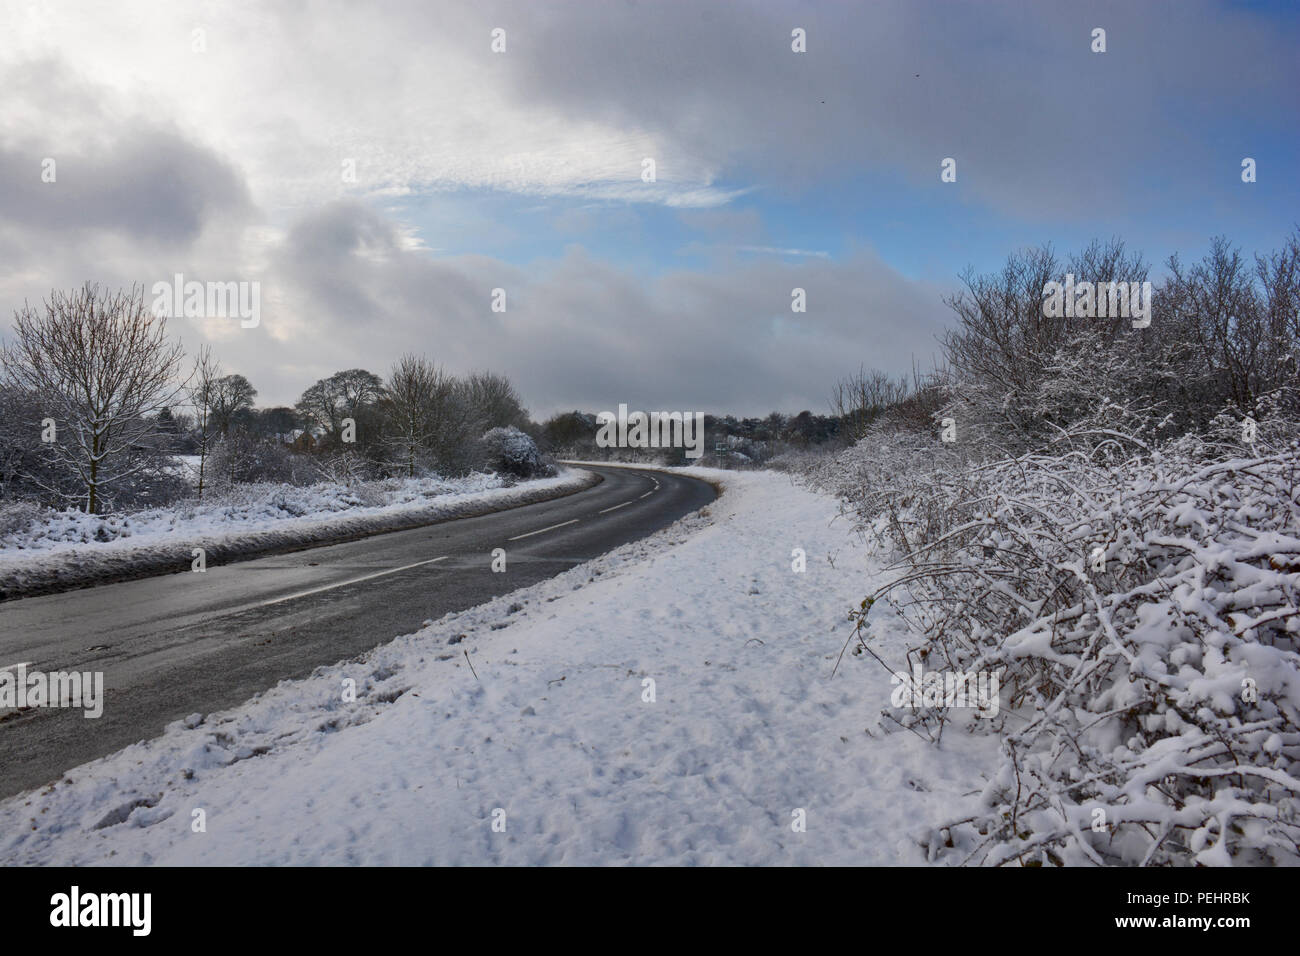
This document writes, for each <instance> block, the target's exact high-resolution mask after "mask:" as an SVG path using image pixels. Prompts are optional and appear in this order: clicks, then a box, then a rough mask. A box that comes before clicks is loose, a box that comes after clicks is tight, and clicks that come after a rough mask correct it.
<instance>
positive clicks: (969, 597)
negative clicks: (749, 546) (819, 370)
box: [823, 422, 1300, 865]
mask: <svg viewBox="0 0 1300 956" xmlns="http://www.w3.org/2000/svg"><path fill="white" fill-rule="evenodd" d="M1235 424H1236V425H1239V424H1240V423H1239V422H1238V423H1235ZM1274 426H1275V427H1272V428H1270V429H1261V430H1260V433H1261V434H1260V436H1257V440H1256V442H1255V444H1254V445H1243V444H1241V443H1240V441H1239V440H1238V441H1236V442H1230V441H1221V442H1214V443H1211V442H1210V441H1206V440H1201V439H1196V438H1186V439H1182V440H1180V441H1178V442H1174V443H1170V444H1168V445H1166V446H1163V447H1152V446H1148V445H1146V444H1145V443H1144V442H1142V441H1141V440H1139V439H1135V438H1133V437H1132V436H1127V435H1124V434H1123V433H1122V432H1119V431H1117V430H1114V429H1101V428H1097V427H1095V423H1094V422H1088V423H1086V424H1082V425H1079V426H1076V427H1075V428H1072V429H1065V430H1063V431H1062V432H1061V435H1060V437H1059V440H1058V441H1057V442H1056V443H1054V445H1052V446H1050V447H1048V448H1045V449H1043V450H1039V451H1034V452H1031V453H1027V454H1023V455H1018V456H1015V457H1004V458H999V459H991V460H982V461H981V460H975V459H971V460H970V461H967V462H963V461H961V460H960V457H959V456H958V453H956V452H954V451H945V450H943V449H931V450H933V451H935V452H936V453H937V455H939V456H947V460H941V461H931V462H930V463H928V465H927V462H926V457H925V451H926V450H925V449H924V447H923V446H924V442H925V441H927V440H928V438H925V437H920V438H918V437H916V436H913V437H912V438H910V439H906V438H897V439H894V443H895V444H894V446H893V447H892V448H889V449H886V454H885V456H884V458H885V462H884V465H883V467H879V466H877V465H876V464H873V463H870V462H869V461H866V460H864V461H862V462H860V463H859V468H858V471H857V472H853V471H852V470H849V469H846V468H845V467H844V465H845V464H846V463H845V462H843V461H841V462H840V466H841V470H840V471H839V472H838V473H837V474H838V479H837V480H838V481H839V482H840V483H841V486H842V490H843V491H844V492H845V493H847V494H848V495H849V497H850V500H851V501H853V502H854V504H855V510H856V512H857V514H858V517H859V519H860V521H861V524H862V527H864V528H865V529H868V530H869V531H870V532H871V533H872V534H874V535H875V536H876V537H877V540H878V541H879V542H880V543H881V544H882V545H884V546H885V547H887V548H888V549H889V550H890V551H892V553H893V554H894V556H895V558H896V559H897V561H898V564H897V570H898V572H899V573H898V574H897V576H896V577H894V578H893V579H892V580H890V581H889V582H888V583H887V584H885V586H883V587H881V588H880V589H878V590H877V591H876V592H875V593H874V594H872V595H871V596H869V597H868V598H867V599H866V600H865V601H864V602H863V604H862V606H861V608H860V609H859V610H858V611H856V612H855V613H854V615H853V617H854V618H855V619H856V622H857V634H858V636H859V638H860V639H861V640H862V641H863V642H864V644H866V645H868V646H869V645H870V643H871V641H872V621H873V620H874V618H873V615H872V609H873V605H874V604H875V603H876V602H878V601H882V600H885V599H888V601H889V603H890V605H892V606H893V608H894V609H895V610H896V611H897V612H898V613H899V614H900V615H901V616H902V617H903V619H904V620H906V621H907V622H908V623H909V624H910V625H911V626H912V627H913V628H915V630H916V632H917V633H918V634H919V635H920V637H921V643H920V644H919V645H918V646H917V647H916V648H914V649H913V651H914V652H915V654H916V655H917V656H919V657H920V658H921V659H923V660H925V661H926V667H927V668H928V669H943V668H951V669H953V670H956V671H962V672H977V671H986V672H991V673H996V672H1000V673H1001V677H1000V683H1001V688H1002V690H1003V695H1002V698H1003V699H1002V709H1001V712H1000V714H999V716H998V717H996V718H995V719H993V720H992V721H988V722H981V723H985V725H986V726H989V727H991V729H993V730H995V731H998V732H1000V733H1001V734H1002V735H1003V742H1002V743H1003V746H1002V762H1001V764H1000V766H998V767H997V768H996V769H995V770H994V771H993V773H992V774H991V776H990V780H989V782H988V785H987V787H986V788H985V790H984V792H983V794H982V796H981V798H980V801H979V804H980V806H979V809H978V810H977V811H976V812H974V813H971V814H969V815H968V816H966V817H964V818H962V819H958V820H947V821H941V822H939V825H938V826H936V828H935V830H934V835H933V836H932V837H931V838H930V839H929V841H928V846H929V850H930V852H931V855H932V856H942V855H946V856H947V857H948V858H950V859H951V860H953V861H954V862H967V861H969V862H976V863H984V864H1002V863H1009V862H1019V863H1028V864H1042V863H1052V864H1061V863H1066V864H1075V863H1093V864H1110V863H1116V864H1165V865H1169V864H1174V865H1177V864H1191V863H1201V864H1227V863H1231V862H1236V863H1278V864H1297V863H1300V653H1298V652H1300V601H1298V598H1300V593H1298V592H1300V530H1298V529H1300V427H1297V426H1296V425H1295V424H1294V423H1290V424H1284V423H1274ZM1238 431H1240V429H1238ZM1266 439H1267V440H1266ZM908 441H910V442H912V443H913V445H914V447H913V448H912V449H911V451H912V455H911V460H910V462H907V463H906V464H905V465H904V464H903V463H902V462H900V461H899V458H900V457H905V456H900V454H898V453H899V452H900V451H902V452H904V453H905V452H906V451H907V449H906V447H905V446H906V443H907V442H908ZM900 443H901V446H900ZM934 444H935V445H937V443H934ZM859 447H860V448H861V447H862V446H859ZM878 448H879V445H878V446H877V449H878ZM900 465H901V466H902V467H900ZM823 480H826V479H825V476H824V477H823ZM910 656H911V655H909V657H910ZM899 669H904V670H905V669H907V668H906V666H900V668H899ZM948 716H949V715H948V714H947V713H946V712H945V710H944V708H942V707H939V708H933V709H930V710H921V711H918V712H916V713H914V714H913V715H911V720H912V721H913V726H915V727H920V728H921V729H925V727H926V726H927V725H928V726H929V727H930V728H931V729H933V728H934V727H935V726H937V725H939V724H940V722H942V721H943V720H945V719H947V717H948ZM939 834H943V836H942V837H940V836H939Z"/></svg>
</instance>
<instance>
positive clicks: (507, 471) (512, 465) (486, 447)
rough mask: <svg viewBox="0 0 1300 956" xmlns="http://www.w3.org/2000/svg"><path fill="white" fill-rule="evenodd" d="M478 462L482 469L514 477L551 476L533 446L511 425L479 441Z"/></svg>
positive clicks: (533, 443)
mask: <svg viewBox="0 0 1300 956" xmlns="http://www.w3.org/2000/svg"><path fill="white" fill-rule="evenodd" d="M479 461H480V463H481V465H482V467H484V468H487V469H488V470H490V471H494V472H496V473H498V474H503V475H514V476H515V477H516V478H537V477H541V476H545V475H553V474H555V468H554V466H552V465H550V464H548V463H547V462H546V461H545V460H544V459H543V458H542V453H541V452H540V451H538V450H537V444H536V443H535V442H534V441H533V440H532V438H530V437H529V436H528V435H526V434H525V433H524V432H521V431H520V430H519V429H517V428H515V427H514V426H507V427H505V428H493V429H491V430H489V431H487V432H485V433H484V434H483V437H482V438H480V439H479Z"/></svg>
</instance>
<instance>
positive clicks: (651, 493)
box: [641, 488, 655, 498]
mask: <svg viewBox="0 0 1300 956" xmlns="http://www.w3.org/2000/svg"><path fill="white" fill-rule="evenodd" d="M654 493H655V490H654V489H653V488H651V489H650V490H649V491H647V492H646V493H645V494H643V495H641V497H642V498H649V497H650V496H651V495H653V494H654Z"/></svg>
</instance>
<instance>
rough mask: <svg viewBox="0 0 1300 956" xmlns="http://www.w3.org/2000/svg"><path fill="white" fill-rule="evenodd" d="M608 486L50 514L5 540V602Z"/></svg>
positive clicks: (251, 497)
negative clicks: (200, 560)
mask: <svg viewBox="0 0 1300 956" xmlns="http://www.w3.org/2000/svg"><path fill="white" fill-rule="evenodd" d="M598 480H599V479H598V478H597V477H596V476H594V475H593V474H591V473H590V472H583V471H574V470H572V469H564V470H563V471H562V472H561V473H560V474H559V475H557V476H556V477H553V478H540V479H536V480H533V481H528V482H524V483H520V484H516V485H506V484H505V482H504V481H503V479H502V478H501V477H500V476H499V475H482V474H476V475H470V476H469V477H467V478H450V479H448V478H412V479H405V480H401V481H392V482H372V483H368V484H367V485H365V486H363V488H362V491H361V494H360V496H358V494H357V492H355V491H354V490H352V489H349V488H347V487H346V486H344V485H333V484H322V485H313V486H310V487H306V488H297V487H293V486H291V485H255V486H251V487H249V488H247V489H242V490H240V489H237V490H236V491H234V492H231V493H227V495H226V496H225V497H223V498H221V499H219V500H218V501H216V502H204V503H194V502H188V503H185V504H183V505H178V506H176V507H171V508H155V509H150V510H148V511H141V512H137V513H135V514H129V515H107V516H105V515H87V514H84V513H82V512H76V511H62V512H52V513H47V514H46V515H45V516H44V517H42V518H41V519H39V520H38V521H36V522H34V524H33V525H32V526H31V527H29V528H27V529H24V530H22V531H20V532H12V533H9V534H6V535H4V536H3V537H0V600H4V599H10V598H16V597H24V596H27V595H32V594H45V593H50V592H54V591H64V590H69V589H71V588H77V587H85V586H88V585H91V584H103V583H105V582H108V581H120V580H124V579H127V578H134V577H147V576H149V575H153V574H166V573H169V572H173V571H189V570H190V569H191V563H192V561H193V560H194V554H193V549H195V548H202V549H203V550H204V552H205V554H204V560H205V561H206V563H207V564H210V565H218V564H224V563H227V562H230V561H237V560H241V559H245V558H251V557H256V556H258V555H263V554H274V553H278V552H284V551H294V550H298V549H301V548H305V547H312V546H316V545H323V544H333V543H337V542H340V541H347V540H350V539H353V538H359V537H364V536H366V535H372V534H381V533H383V532H386V531H401V530H403V529H406V528H415V527H419V526H421V525H426V524H433V523H435V522H439V521H448V520H451V519H454V518H469V517H474V516H475V515H481V514H487V513H489V512H492V511H501V510H503V509H506V508H514V507H518V506H520V505H526V504H532V503H534V502H537V501H545V500H547V499H550V498H558V497H561V496H563V495H567V494H572V493H573V492H575V491H579V490H581V489H583V488H587V487H590V486H591V485H592V484H595V483H596V482H597V481H598Z"/></svg>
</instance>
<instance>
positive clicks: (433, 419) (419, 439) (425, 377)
mask: <svg viewBox="0 0 1300 956" xmlns="http://www.w3.org/2000/svg"><path fill="white" fill-rule="evenodd" d="M452 387H453V384H452V381H451V379H450V378H449V377H448V376H447V375H446V374H445V373H444V372H443V371H442V369H441V368H439V367H438V366H436V365H434V364H433V363H431V362H430V361H429V360H428V359H426V358H424V357H423V356H418V355H412V354H410V353H407V354H405V355H403V356H402V357H401V358H400V359H398V361H397V364H396V365H394V366H393V370H392V372H391V373H390V374H389V376H388V388H387V399H386V401H385V402H384V407H383V408H384V418H385V426H386V427H385V444H387V445H388V446H389V447H390V448H393V449H394V450H395V452H396V453H397V456H398V460H399V461H400V462H401V463H402V464H403V467H405V468H406V473H407V475H409V476H411V477H414V475H415V471H416V464H417V462H419V461H420V460H421V459H423V458H424V457H425V455H426V453H427V452H428V451H429V450H430V449H431V448H432V447H433V446H434V445H435V443H436V440H437V437H438V431H439V425H440V424H442V423H441V422H439V421H438V419H439V417H440V414H439V413H440V411H442V409H443V408H444V406H445V402H443V401H441V400H440V399H441V398H442V397H443V395H444V393H446V392H448V391H449V390H450V389H451V388H452Z"/></svg>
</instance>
